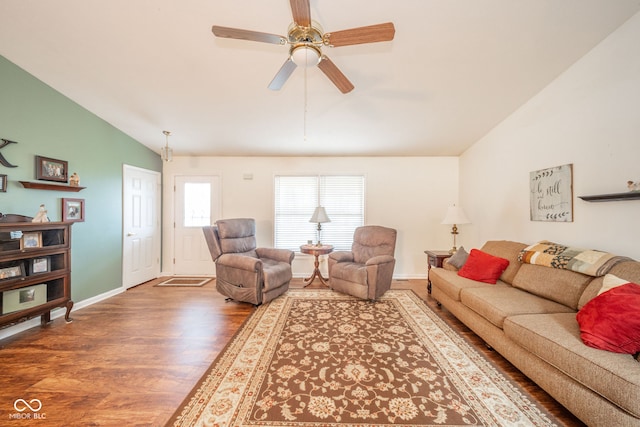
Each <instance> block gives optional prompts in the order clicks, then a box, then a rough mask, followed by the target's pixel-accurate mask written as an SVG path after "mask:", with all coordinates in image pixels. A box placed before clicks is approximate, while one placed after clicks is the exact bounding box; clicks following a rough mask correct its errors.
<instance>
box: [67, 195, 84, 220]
mask: <svg viewBox="0 0 640 427" xmlns="http://www.w3.org/2000/svg"><path fill="white" fill-rule="evenodd" d="M62 220H63V221H71V222H84V199H69V198H63V199H62Z"/></svg>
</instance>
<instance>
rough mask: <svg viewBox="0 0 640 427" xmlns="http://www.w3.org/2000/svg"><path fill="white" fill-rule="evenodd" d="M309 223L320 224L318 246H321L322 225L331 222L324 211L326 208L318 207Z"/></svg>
mask: <svg viewBox="0 0 640 427" xmlns="http://www.w3.org/2000/svg"><path fill="white" fill-rule="evenodd" d="M309 222H315V223H317V224H318V243H317V246H321V243H320V233H321V232H322V224H323V223H325V222H331V220H330V219H329V216H328V215H327V212H326V211H325V210H324V207H322V206H318V207H316V210H315V211H313V215H312V216H311V219H310V220H309Z"/></svg>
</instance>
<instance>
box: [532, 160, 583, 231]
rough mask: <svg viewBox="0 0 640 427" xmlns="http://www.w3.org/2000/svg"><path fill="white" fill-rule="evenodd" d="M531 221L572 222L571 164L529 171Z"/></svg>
mask: <svg viewBox="0 0 640 427" xmlns="http://www.w3.org/2000/svg"><path fill="white" fill-rule="evenodd" d="M529 204H530V210H531V221H550V222H573V164H566V165H561V166H555V167H552V168H547V169H541V170H537V171H532V172H530V173H529Z"/></svg>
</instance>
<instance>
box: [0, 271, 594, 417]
mask: <svg viewBox="0 0 640 427" xmlns="http://www.w3.org/2000/svg"><path fill="white" fill-rule="evenodd" d="M160 281H161V280H155V281H151V282H148V283H145V284H142V285H140V286H138V287H135V288H132V289H130V290H128V291H127V292H125V293H123V294H120V295H117V296H115V297H113V298H110V299H108V300H106V301H103V302H100V303H97V304H94V305H92V306H90V307H87V308H84V309H82V310H77V311H74V312H72V317H73V319H74V321H73V323H69V324H66V323H65V322H64V320H63V319H62V318H60V319H56V320H54V321H53V322H52V323H50V324H49V325H47V326H46V327H44V328H40V327H37V328H32V329H30V330H28V331H25V332H22V333H20V334H17V335H14V336H12V337H9V338H6V339H4V340H2V341H0V366H1V369H0V425H16V426H18V425H30V426H32V425H46V426H162V425H164V423H165V422H166V421H167V420H168V419H169V417H170V416H171V414H172V413H173V412H174V410H175V409H176V408H177V407H178V406H179V405H180V403H181V402H182V400H183V399H184V397H185V396H186V395H187V394H188V393H189V391H190V390H191V389H192V388H193V387H194V385H195V384H196V383H197V382H198V380H199V379H200V377H201V376H202V375H203V374H204V372H205V370H206V369H207V368H208V367H209V365H210V364H211V363H212V362H213V360H214V359H215V357H216V356H217V355H218V353H219V352H220V351H221V350H222V349H223V348H224V346H225V344H226V343H227V342H228V340H229V339H230V338H231V337H232V336H233V334H234V333H235V332H236V331H237V329H238V328H239V327H240V325H241V324H242V323H243V321H244V320H245V319H246V317H247V316H248V315H249V314H250V313H251V312H252V311H253V307H252V306H251V305H249V304H243V303H236V302H228V303H227V302H225V300H224V297H223V296H221V295H220V294H218V293H217V292H216V290H215V283H214V282H210V283H207V284H206V285H204V286H202V287H186V288H185V287H154V286H153V285H154V284H156V283H159V282H160ZM302 286H303V283H302V280H301V279H294V281H293V283H292V285H291V287H296V288H301V287H302ZM310 287H323V285H321V284H320V283H319V282H318V281H316V282H315V283H314V284H312V285H311V286H310ZM393 287H394V288H398V289H401V288H402V289H413V290H414V291H415V292H416V293H417V294H418V295H419V296H420V297H421V298H423V299H424V300H425V301H426V303H427V304H428V305H429V306H431V307H435V310H436V311H437V312H439V313H440V314H441V315H442V317H443V318H444V319H445V320H447V322H448V323H449V324H450V325H451V326H452V327H453V328H454V329H455V330H457V331H458V332H460V333H461V334H462V335H464V336H465V337H467V338H468V339H469V340H470V341H471V342H472V343H473V344H475V345H476V347H477V348H478V349H479V350H480V351H481V352H482V353H483V354H485V355H487V357H488V358H489V359H490V360H492V361H493V362H494V363H495V364H496V365H497V366H498V367H500V368H501V369H502V370H503V371H504V372H505V373H506V374H507V375H508V376H509V377H511V378H512V379H513V380H514V381H516V382H517V383H518V384H520V386H522V387H523V388H524V389H526V390H527V391H529V392H530V393H531V394H532V395H533V396H534V398H535V399H536V400H537V401H538V402H539V403H540V404H541V405H542V406H543V407H545V408H546V409H547V410H548V411H549V412H551V413H552V414H553V415H555V416H556V417H558V419H559V420H560V421H561V422H562V423H563V425H566V426H583V424H582V423H580V422H579V421H578V420H577V419H576V418H575V417H573V415H571V414H570V413H569V412H568V411H567V410H566V409H564V408H563V407H562V406H561V405H559V404H558V403H557V402H556V401H555V400H553V399H552V398H551V397H550V396H549V395H547V394H546V393H545V392H544V391H543V390H541V389H540V388H538V387H537V386H536V385H535V384H534V383H532V382H531V381H529V380H528V379H527V378H526V377H524V376H523V375H522V374H521V373H520V372H519V371H518V370H517V369H515V368H514V367H513V366H511V365H510V364H509V363H508V362H507V361H505V360H504V359H503V358H502V357H501V356H500V355H498V354H497V353H495V352H493V351H490V350H488V349H486V348H485V347H484V345H483V344H482V341H481V340H480V339H479V338H478V337H477V336H476V335H475V334H473V332H471V331H470V330H469V329H468V328H466V327H465V326H464V325H462V324H461V323H460V322H458V321H457V320H456V319H455V318H454V317H453V316H451V315H450V314H449V313H448V312H447V311H446V310H444V309H440V308H437V307H436V304H435V301H434V300H433V299H432V298H431V297H430V296H428V295H427V292H426V280H408V281H394V284H393ZM17 399H24V400H25V401H27V402H28V401H30V400H31V399H38V400H40V401H41V403H42V409H41V410H40V411H39V412H38V414H39V416H40V417H45V419H41V420H39V422H38V423H36V422H35V420H33V419H31V420H23V421H17V420H15V419H11V417H14V418H15V417H16V416H17V415H16V414H19V413H18V412H17V411H16V410H15V409H14V402H15V401H16V400H17ZM25 412H26V413H29V411H25Z"/></svg>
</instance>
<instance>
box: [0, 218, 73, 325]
mask: <svg viewBox="0 0 640 427" xmlns="http://www.w3.org/2000/svg"><path fill="white" fill-rule="evenodd" d="M72 224H73V223H72V222H43V223H32V222H0V276H1V275H4V276H5V277H4V278H2V279H0V328H3V327H6V326H10V325H14V324H16V323H19V322H22V321H24V320H28V319H31V318H34V317H37V316H40V317H41V324H42V325H45V324H47V323H49V322H50V321H51V310H52V309H54V308H58V307H65V308H66V309H67V311H66V313H65V316H64V317H65V320H66V321H67V322H70V321H71V318H70V317H69V315H70V314H71V309H72V307H73V301H72V300H71V225H72ZM25 237H30V238H31V239H25ZM25 240H29V241H30V242H32V244H33V247H30V246H31V244H26V245H25ZM25 246H26V247H25ZM3 273H4V274H3Z"/></svg>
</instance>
